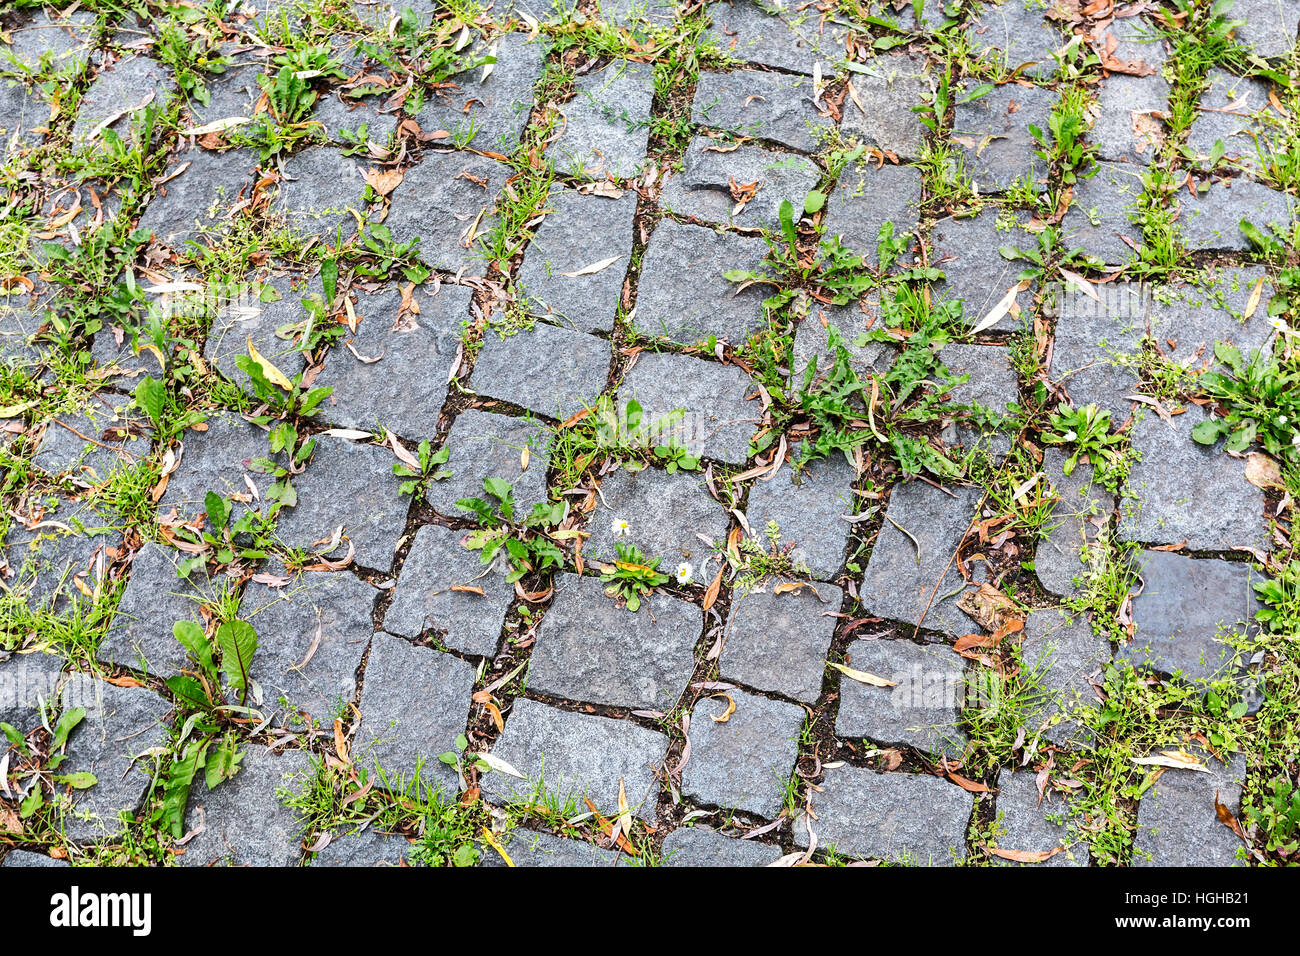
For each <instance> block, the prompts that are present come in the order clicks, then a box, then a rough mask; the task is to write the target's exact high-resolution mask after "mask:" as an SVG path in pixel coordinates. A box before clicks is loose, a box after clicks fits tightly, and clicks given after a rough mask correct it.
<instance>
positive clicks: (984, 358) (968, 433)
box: [939, 345, 1020, 462]
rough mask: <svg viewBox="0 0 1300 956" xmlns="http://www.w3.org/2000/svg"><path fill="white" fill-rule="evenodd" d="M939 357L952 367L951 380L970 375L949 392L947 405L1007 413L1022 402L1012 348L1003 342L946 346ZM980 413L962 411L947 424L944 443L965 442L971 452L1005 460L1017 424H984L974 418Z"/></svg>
mask: <svg viewBox="0 0 1300 956" xmlns="http://www.w3.org/2000/svg"><path fill="white" fill-rule="evenodd" d="M939 358H940V360H941V361H942V362H943V364H944V366H945V367H946V368H947V369H948V374H949V376H950V379H949V380H950V381H951V380H952V379H957V378H961V377H963V376H967V378H966V381H964V382H958V384H956V385H954V386H953V387H952V389H951V390H950V391H949V392H948V394H947V395H946V396H945V398H944V402H945V404H947V405H955V406H969V407H971V408H972V409H987V410H988V411H990V412H992V413H993V414H995V415H999V416H1007V415H1009V414H1010V406H1011V405H1013V404H1017V403H1018V402H1019V399H1020V389H1019V385H1018V379H1017V376H1016V370H1015V368H1014V367H1013V366H1012V364H1011V354H1010V351H1009V350H1008V349H1005V348H1003V347H1002V346H1000V345H945V346H944V347H943V349H942V350H940V352H939ZM976 414H978V413H977V412H974V411H972V412H968V413H958V415H957V421H956V422H955V423H950V424H948V425H946V426H945V427H944V430H943V440H944V442H945V443H946V444H950V445H953V444H956V445H961V446H962V448H963V449H964V450H965V451H966V452H967V453H969V452H972V451H978V452H980V453H982V454H987V455H988V456H989V457H990V458H991V459H992V460H993V461H996V462H1000V461H1002V460H1003V459H1004V458H1006V456H1007V455H1008V453H1010V451H1011V439H1012V434H1011V429H1013V428H1014V424H1007V425H1003V426H1002V427H998V426H994V425H983V424H980V423H979V422H978V420H977V419H976V418H974V417H973V416H974V415H976ZM966 416H972V417H966Z"/></svg>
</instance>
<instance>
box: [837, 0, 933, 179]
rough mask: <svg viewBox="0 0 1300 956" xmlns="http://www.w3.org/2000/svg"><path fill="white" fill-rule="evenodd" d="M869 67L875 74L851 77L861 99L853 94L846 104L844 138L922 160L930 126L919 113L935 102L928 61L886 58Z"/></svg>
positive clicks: (910, 57)
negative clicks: (927, 65) (932, 101)
mask: <svg viewBox="0 0 1300 956" xmlns="http://www.w3.org/2000/svg"><path fill="white" fill-rule="evenodd" d="M877 15H879V14H877ZM864 66H865V68H866V69H867V70H869V71H870V72H869V73H867V74H865V75H863V74H861V73H857V72H854V73H851V74H849V77H848V82H849V84H850V85H851V86H852V87H853V91H854V92H855V93H857V97H856V98H855V97H854V96H853V95H852V94H850V95H849V96H848V97H846V98H845V100H844V103H843V105H842V109H843V114H844V115H843V116H842V118H841V119H840V133H841V135H843V136H845V137H848V138H851V139H856V140H858V141H859V142H860V143H862V144H863V145H865V146H868V147H870V148H873V149H880V150H884V151H885V152H887V153H893V154H894V155H895V156H898V157H899V158H900V159H903V160H908V159H919V158H920V157H921V154H922V153H923V152H924V151H925V127H924V126H922V125H921V117H920V116H919V115H918V114H917V113H914V112H913V108H914V107H917V106H922V105H924V104H926V103H928V102H930V101H931V100H932V99H933V94H932V93H931V92H930V82H931V76H932V74H931V73H930V71H929V70H928V69H927V68H926V64H925V60H924V58H923V57H920V56H914V55H912V54H905V55H902V56H894V55H882V56H877V57H874V58H872V59H871V60H868V61H867V63H866V64H864ZM859 103H861V104H862V105H861V106H859V105H858V104H859Z"/></svg>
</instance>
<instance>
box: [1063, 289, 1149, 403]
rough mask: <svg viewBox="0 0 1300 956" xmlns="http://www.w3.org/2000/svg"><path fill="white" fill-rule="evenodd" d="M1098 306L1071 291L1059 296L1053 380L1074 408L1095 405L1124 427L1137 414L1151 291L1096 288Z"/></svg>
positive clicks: (1067, 290) (1092, 300)
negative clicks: (1131, 396) (1134, 394)
mask: <svg viewBox="0 0 1300 956" xmlns="http://www.w3.org/2000/svg"><path fill="white" fill-rule="evenodd" d="M1097 288H1098V290H1099V291H1098V296H1099V298H1100V299H1101V301H1100V302H1098V301H1096V300H1094V299H1092V298H1091V297H1090V296H1087V295H1084V294H1083V293H1077V294H1076V292H1075V290H1074V289H1073V287H1070V286H1067V287H1063V288H1062V289H1061V290H1060V293H1059V307H1058V313H1059V314H1058V317H1057V320H1056V336H1055V339H1054V341H1053V345H1052V358H1051V376H1052V381H1053V382H1055V383H1056V384H1057V385H1062V386H1064V388H1065V391H1066V393H1067V394H1068V395H1069V396H1070V399H1071V401H1072V404H1073V405H1074V406H1075V407H1076V408H1081V407H1083V406H1085V405H1096V406H1098V407H1099V408H1101V409H1103V410H1105V411H1109V412H1110V413H1111V416H1112V424H1113V425H1122V424H1123V423H1124V421H1125V420H1126V419H1127V418H1128V417H1129V414H1130V413H1131V412H1132V410H1133V402H1132V401H1131V400H1129V399H1127V398H1125V396H1126V395H1129V394H1131V393H1132V392H1133V391H1134V389H1135V388H1136V387H1137V384H1138V376H1139V372H1138V368H1139V361H1140V358H1141V352H1142V340H1143V338H1144V337H1145V335H1146V325H1147V316H1148V315H1149V314H1150V310H1151V303H1152V287H1151V286H1150V285H1149V284H1146V283H1140V282H1116V283H1111V284H1109V285H1108V286H1105V287H1101V286H1098V287H1097Z"/></svg>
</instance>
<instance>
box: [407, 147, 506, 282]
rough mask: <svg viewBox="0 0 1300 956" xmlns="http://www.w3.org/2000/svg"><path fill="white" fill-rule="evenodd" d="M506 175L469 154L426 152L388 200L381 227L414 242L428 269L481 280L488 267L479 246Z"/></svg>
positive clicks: (498, 167) (499, 167)
mask: <svg viewBox="0 0 1300 956" xmlns="http://www.w3.org/2000/svg"><path fill="white" fill-rule="evenodd" d="M509 175H510V170H509V168H508V167H506V166H503V165H501V164H500V163H496V162H493V161H492V160H490V159H486V158H485V157H482V156H478V155H475V154H473V153H460V152H428V153H425V155H424V159H423V160H421V161H420V163H419V165H417V166H414V167H412V168H411V169H408V170H407V171H406V174H405V176H404V177H403V178H402V183H401V185H399V186H398V187H397V188H396V189H394V190H393V192H392V194H391V195H390V196H389V198H390V199H391V200H392V205H391V206H390V207H389V210H388V217H387V218H386V219H385V220H384V225H386V226H387V227H388V228H389V231H390V232H392V234H393V238H394V239H396V240H397V241H398V242H409V241H410V240H412V239H419V240H420V245H419V249H418V250H417V251H418V253H419V256H420V259H421V260H423V261H424V262H425V264H427V265H428V266H430V267H431V268H434V269H441V270H443V271H446V272H463V273H464V274H465V275H471V276H481V275H483V273H484V271H486V268H487V263H486V262H485V261H484V260H483V258H482V255H483V253H482V251H481V250H480V248H479V247H478V242H479V240H480V239H481V238H482V237H483V236H485V235H487V233H488V232H489V231H490V230H491V228H492V223H493V214H492V210H493V208H494V207H495V206H496V201H497V197H498V195H499V194H500V192H501V187H502V185H503V184H504V183H505V181H506V177H507V176H509Z"/></svg>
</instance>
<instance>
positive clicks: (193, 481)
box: [158, 412, 283, 524]
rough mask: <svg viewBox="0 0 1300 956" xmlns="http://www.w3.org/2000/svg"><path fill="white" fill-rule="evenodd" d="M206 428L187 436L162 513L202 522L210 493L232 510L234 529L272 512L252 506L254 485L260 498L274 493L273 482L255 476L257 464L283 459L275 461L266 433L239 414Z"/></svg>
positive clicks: (215, 417)
mask: <svg viewBox="0 0 1300 956" xmlns="http://www.w3.org/2000/svg"><path fill="white" fill-rule="evenodd" d="M205 424H206V425H207V426H208V427H207V430H206V431H202V432H197V431H190V432H186V433H185V434H184V435H182V436H181V442H182V443H183V444H184V446H185V451H184V454H182V455H181V460H180V464H179V465H177V466H176V470H175V471H174V472H172V475H171V478H170V479H168V481H167V490H166V491H165V492H163V496H162V498H161V499H159V501H158V511H159V513H160V514H163V515H166V514H168V513H169V512H171V510H172V509H173V508H175V509H176V512H177V516H178V517H180V518H182V519H193V518H196V517H198V516H200V515H202V514H204V512H205V505H204V499H205V498H206V497H207V494H208V492H209V491H212V492H216V493H217V494H219V495H221V497H223V498H225V499H226V502H227V503H228V504H230V506H231V508H232V511H231V518H230V520H231V523H232V524H233V523H234V522H236V521H238V520H239V519H240V518H241V517H242V516H243V514H244V512H246V511H249V510H253V511H263V510H264V509H265V508H266V506H265V505H264V504H263V503H262V502H261V501H254V500H252V494H251V493H250V491H249V488H248V482H250V481H251V482H252V483H253V487H254V488H256V489H257V493H258V496H259V498H260V497H261V496H262V495H264V494H265V492H266V490H267V489H268V488H269V487H270V484H271V476H269V475H266V474H262V473H259V472H255V471H253V470H252V468H251V465H252V463H253V459H255V458H268V459H275V458H280V459H282V458H283V456H272V455H271V446H270V443H269V441H268V440H267V436H266V432H264V431H263V430H262V429H261V428H259V427H258V426H256V425H254V424H252V423H251V422H248V421H246V420H245V419H244V418H242V417H241V416H239V415H237V414H235V413H234V412H218V413H216V414H214V415H213V416H212V417H211V418H209V419H208V420H207V422H206V423H205Z"/></svg>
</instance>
